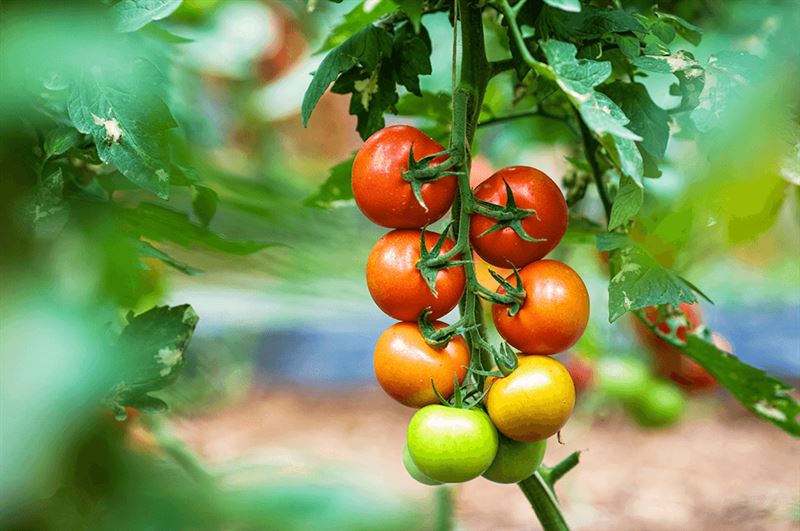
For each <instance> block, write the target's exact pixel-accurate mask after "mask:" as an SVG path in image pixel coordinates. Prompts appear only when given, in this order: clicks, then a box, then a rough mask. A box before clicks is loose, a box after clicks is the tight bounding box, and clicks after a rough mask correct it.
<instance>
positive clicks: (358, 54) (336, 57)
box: [302, 26, 392, 126]
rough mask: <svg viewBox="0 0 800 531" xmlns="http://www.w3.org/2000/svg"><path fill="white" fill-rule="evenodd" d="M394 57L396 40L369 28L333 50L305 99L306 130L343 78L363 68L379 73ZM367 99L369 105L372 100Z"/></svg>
mask: <svg viewBox="0 0 800 531" xmlns="http://www.w3.org/2000/svg"><path fill="white" fill-rule="evenodd" d="M391 53H392V36H391V35H390V34H389V33H388V32H387V31H386V30H384V29H383V28H378V27H376V26H367V27H366V28H364V29H363V30H361V31H359V32H358V33H356V34H355V35H353V36H352V37H350V38H349V39H347V40H346V41H345V42H343V43H342V44H341V45H339V46H337V47H336V48H334V49H333V50H331V51H330V52H329V53H328V55H327V56H325V59H323V60H322V63H320V65H319V67H318V68H317V71H316V72H314V77H313V79H312V80H311V84H310V85H309V86H308V89H307V90H306V93H305V96H304V97H303V104H302V117H303V126H306V125H308V119H309V118H310V117H311V112H312V111H313V110H314V107H316V105H317V102H318V101H319V99H320V98H321V97H322V95H323V94H324V93H325V91H326V90H328V87H330V86H331V84H332V83H333V82H334V81H336V79H337V78H338V77H339V76H340V75H341V74H343V73H344V72H347V71H348V70H350V69H352V68H354V67H356V66H361V67H362V68H363V69H364V70H365V71H366V72H375V71H376V69H377V68H378V66H379V65H380V63H381V61H382V60H383V59H384V58H385V57H390V56H391ZM376 77H377V76H376ZM366 89H367V87H365V90H366ZM370 90H371V89H370ZM367 94H368V93H367ZM365 99H366V103H367V104H368V103H369V98H368V97H367V98H365ZM365 107H366V106H365Z"/></svg>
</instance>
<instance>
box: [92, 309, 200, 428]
mask: <svg viewBox="0 0 800 531" xmlns="http://www.w3.org/2000/svg"><path fill="white" fill-rule="evenodd" d="M127 320H128V324H127V326H126V327H125V328H124V329H123V331H122V333H121V334H120V336H119V339H118V340H117V342H116V345H115V347H114V355H115V356H117V357H118V359H119V362H118V363H115V364H114V365H115V367H117V368H118V369H119V374H117V375H116V377H115V378H116V382H117V383H116V384H115V385H114V387H113V388H112V389H111V391H110V392H109V394H108V395H107V396H106V398H105V403H106V404H107V405H108V406H109V407H111V408H112V409H113V410H114V411H115V412H116V413H117V414H118V415H120V416H123V417H124V414H125V407H126V406H133V407H137V408H145V409H146V410H159V411H160V410H163V409H166V404H164V403H163V402H162V401H161V400H159V399H157V398H155V397H152V396H149V394H148V393H151V392H153V391H157V390H159V389H162V388H164V387H166V386H167V385H169V384H171V383H172V382H173V381H174V380H175V379H176V378H177V377H178V374H179V373H180V369H181V368H182V367H183V365H184V363H185V360H184V356H183V355H184V352H185V351H186V348H187V347H188V346H189V341H190V340H191V338H192V334H193V333H194V329H195V326H197V321H198V318H197V314H196V313H195V312H194V310H193V309H192V307H191V306H189V305H188V304H184V305H181V306H174V307H171V308H170V307H169V306H157V307H154V308H151V309H149V310H147V311H146V312H144V313H141V314H139V315H136V316H134V315H133V312H131V313H130V314H128V317H127Z"/></svg>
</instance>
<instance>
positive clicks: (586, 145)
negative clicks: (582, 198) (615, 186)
mask: <svg viewBox="0 0 800 531" xmlns="http://www.w3.org/2000/svg"><path fill="white" fill-rule="evenodd" d="M575 116H576V118H577V119H578V125H579V126H580V128H581V139H582V140H583V151H584V155H586V161H587V162H588V163H589V167H590V168H591V169H592V177H593V178H594V183H595V185H596V186H597V192H598V194H600V201H602V202H603V209H604V210H605V212H606V223H608V222H609V221H611V199H610V198H609V197H608V189H607V188H606V184H605V182H603V172H602V171H600V166H599V165H598V164H597V157H596V155H595V151H596V149H597V140H595V138H594V137H593V136H592V132H591V131H589V128H588V127H587V126H586V123H585V122H584V121H583V118H581V116H580V114H579V113H578V111H577V110H576V111H575Z"/></svg>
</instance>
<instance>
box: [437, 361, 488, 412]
mask: <svg viewBox="0 0 800 531" xmlns="http://www.w3.org/2000/svg"><path fill="white" fill-rule="evenodd" d="M466 369H467V371H468V373H467V377H465V378H464V381H465V382H467V381H470V378H469V372H473V369H470V368H469V367H466ZM431 387H432V388H433V393H434V394H435V395H436V398H438V399H439V402H440V403H441V404H442V405H443V406H445V407H452V408H456V409H472V408H474V407H476V406H479V405H481V404H482V403H483V399H484V398H485V397H486V395H487V394H488V393H489V389H491V386H489V387H487V388H486V389H484V390H483V391H481V389H480V388H478V387H477V386H476V385H474V384H467V385H466V386H462V385H461V383H459V381H458V376H457V375H455V374H453V396H452V397H451V399H450V400H448V399H446V398H445V397H444V396H442V394H441V393H440V392H439V390H438V389H436V385H435V384H434V383H433V380H431Z"/></svg>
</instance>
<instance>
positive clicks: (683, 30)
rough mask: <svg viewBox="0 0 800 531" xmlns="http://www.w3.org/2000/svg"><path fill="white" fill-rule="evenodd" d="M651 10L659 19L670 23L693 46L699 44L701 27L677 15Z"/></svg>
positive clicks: (701, 35)
mask: <svg viewBox="0 0 800 531" xmlns="http://www.w3.org/2000/svg"><path fill="white" fill-rule="evenodd" d="M653 12H654V13H655V15H656V16H657V17H658V18H659V20H662V21H664V22H666V23H668V24H670V25H671V26H672V27H673V28H674V29H675V31H677V32H678V34H679V35H680V36H681V37H683V38H684V39H686V40H687V41H689V42H690V43H692V44H694V45H695V46H697V45H699V44H700V41H701V40H702V38H703V30H702V29H701V28H699V27H698V26H695V25H694V24H692V23H691V22H688V21H687V20H685V19H683V18H681V17H679V16H677V15H671V14H669V13H664V12H663V11H658V10H654V11H653Z"/></svg>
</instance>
